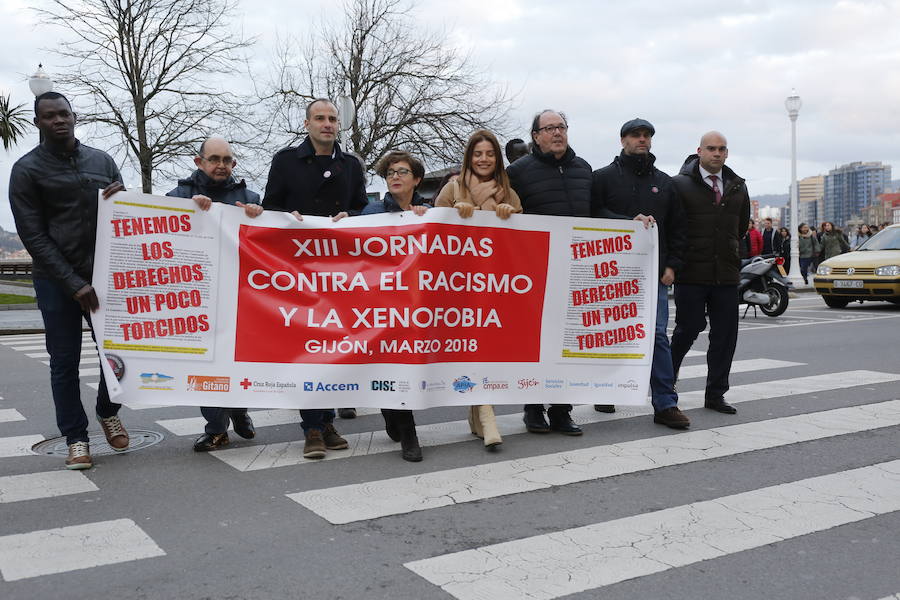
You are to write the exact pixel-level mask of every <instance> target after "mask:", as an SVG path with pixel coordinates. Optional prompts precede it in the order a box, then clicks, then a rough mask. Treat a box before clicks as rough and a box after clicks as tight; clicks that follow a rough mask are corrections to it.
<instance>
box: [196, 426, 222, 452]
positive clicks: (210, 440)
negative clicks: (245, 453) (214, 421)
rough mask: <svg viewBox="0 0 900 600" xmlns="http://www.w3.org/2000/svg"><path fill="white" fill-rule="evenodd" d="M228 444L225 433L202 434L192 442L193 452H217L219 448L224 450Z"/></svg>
mask: <svg viewBox="0 0 900 600" xmlns="http://www.w3.org/2000/svg"><path fill="white" fill-rule="evenodd" d="M230 442H231V440H229V439H228V432H227V431H226V432H225V433H204V434H203V435H201V436H200V437H198V438H197V439H196V440H194V452H209V451H210V450H218V449H219V448H224V447H225V446H227V445H228V444H229V443H230Z"/></svg>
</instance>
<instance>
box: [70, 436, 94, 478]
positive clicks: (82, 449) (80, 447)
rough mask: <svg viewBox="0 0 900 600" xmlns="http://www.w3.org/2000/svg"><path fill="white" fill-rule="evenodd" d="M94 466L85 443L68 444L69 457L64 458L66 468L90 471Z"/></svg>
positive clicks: (88, 446) (89, 448) (88, 447)
mask: <svg viewBox="0 0 900 600" xmlns="http://www.w3.org/2000/svg"><path fill="white" fill-rule="evenodd" d="M93 466H94V463H93V461H92V460H91V447H90V445H88V443H87V442H73V443H71V444H69V455H68V456H67V457H66V468H67V469H71V470H79V471H80V470H82V469H90V468H91V467H93Z"/></svg>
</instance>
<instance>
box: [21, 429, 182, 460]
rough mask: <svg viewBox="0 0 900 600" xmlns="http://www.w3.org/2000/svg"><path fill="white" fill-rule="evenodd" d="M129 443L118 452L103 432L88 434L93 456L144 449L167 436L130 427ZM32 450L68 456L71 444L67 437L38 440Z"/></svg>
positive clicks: (37, 452)
mask: <svg viewBox="0 0 900 600" xmlns="http://www.w3.org/2000/svg"><path fill="white" fill-rule="evenodd" d="M128 438H129V444H128V449H127V450H122V451H121V452H116V451H114V450H113V449H112V448H110V446H109V444H107V443H106V436H104V435H103V434H102V433H101V432H99V431H98V432H97V433H91V434H88V442H89V443H90V444H91V455H92V456H103V455H105V454H125V453H126V452H134V451H135V450H143V449H144V448H149V447H150V446H155V445H156V444H158V443H160V442H161V441H163V440H164V439H165V436H164V435H163V434H161V433H159V432H157V431H147V430H146V429H131V428H129V429H128ZM31 451H32V452H34V453H35V454H51V455H56V456H68V455H69V446H68V445H67V444H66V438H64V437H56V438H52V439H49V440H44V441H43V442H38V443H37V444H35V445H34V446H32V447H31Z"/></svg>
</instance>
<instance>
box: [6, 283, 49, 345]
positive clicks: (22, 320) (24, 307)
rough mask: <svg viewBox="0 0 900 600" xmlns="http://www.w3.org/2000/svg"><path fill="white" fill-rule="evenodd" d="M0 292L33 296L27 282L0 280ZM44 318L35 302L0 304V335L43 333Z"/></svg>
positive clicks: (32, 291)
mask: <svg viewBox="0 0 900 600" xmlns="http://www.w3.org/2000/svg"><path fill="white" fill-rule="evenodd" d="M0 294H18V295H19V296H32V297H34V288H33V287H32V286H31V284H29V283H23V284H19V283H15V282H9V281H2V282H0ZM43 331H44V320H43V319H42V318H41V311H40V310H38V307H37V304H0V335H9V334H13V333H43Z"/></svg>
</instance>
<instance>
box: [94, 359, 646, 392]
mask: <svg viewBox="0 0 900 600" xmlns="http://www.w3.org/2000/svg"><path fill="white" fill-rule="evenodd" d="M107 358H108V360H109V363H110V366H111V367H112V369H113V372H114V373H115V375H116V378H117V379H119V380H121V379H122V378H123V377H124V375H125V364H124V362H123V361H122V360H121V359H120V358H119V357H117V356H114V355H109V354H108V355H107ZM139 377H140V379H141V385H140V389H142V390H160V391H172V390H174V389H175V385H176V382H175V378H174V377H172V376H171V375H166V374H165V373H141V374H140V375H139ZM236 384H237V386H238V387H240V388H241V389H242V390H244V391H250V392H268V393H286V392H288V393H294V392H298V391H303V392H315V393H318V392H357V391H360V390H370V391H373V392H402V393H405V392H410V391H412V389H413V384H412V383H411V382H410V381H408V380H407V381H403V380H392V379H373V380H370V381H369V382H368V385H364V384H361V383H359V382H325V381H301V382H296V381H279V380H275V381H267V380H256V379H250V378H248V377H244V378H242V379H241V380H240V381H237V382H236ZM185 385H186V390H187V391H189V392H230V391H231V389H232V378H231V377H229V376H227V375H187V379H186V382H185ZM417 387H418V389H419V390H421V391H423V392H438V391H447V390H453V391H454V392H458V393H460V394H466V393H471V392H474V391H476V390H488V391H497V390H521V391H528V390H564V389H589V390H598V389H620V390H636V389H637V388H638V385H637V383H636V382H635V381H634V380H632V379H629V380H627V381H620V382H612V381H595V380H580V379H579V380H576V379H562V378H546V379H536V378H534V377H526V378H522V379H518V380H503V379H490V378H488V377H483V378H481V380H478V379H477V378H476V379H475V380H473V379H472V378H470V377H469V376H468V375H462V376H460V377H457V378H456V379H453V380H443V379H440V380H434V381H426V380H422V381H420V382H419V383H418V386H417Z"/></svg>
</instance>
